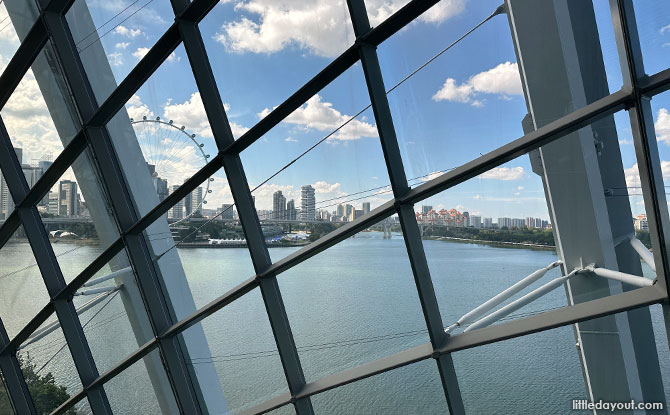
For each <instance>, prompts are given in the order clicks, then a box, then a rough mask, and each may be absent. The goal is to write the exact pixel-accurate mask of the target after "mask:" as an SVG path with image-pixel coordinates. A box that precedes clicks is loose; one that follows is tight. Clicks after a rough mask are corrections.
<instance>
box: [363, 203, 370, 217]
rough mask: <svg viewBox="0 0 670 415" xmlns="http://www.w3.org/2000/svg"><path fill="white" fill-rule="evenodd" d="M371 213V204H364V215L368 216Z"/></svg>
mask: <svg viewBox="0 0 670 415" xmlns="http://www.w3.org/2000/svg"><path fill="white" fill-rule="evenodd" d="M368 213H370V202H363V214H364V215H367V214H368Z"/></svg>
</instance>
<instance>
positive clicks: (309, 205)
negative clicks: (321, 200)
mask: <svg viewBox="0 0 670 415" xmlns="http://www.w3.org/2000/svg"><path fill="white" fill-rule="evenodd" d="M315 217H316V198H315V197H314V188H313V187H312V186H310V185H308V184H306V185H304V186H303V187H301V188H300V219H301V220H314V218H315Z"/></svg>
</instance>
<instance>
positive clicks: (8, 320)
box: [0, 226, 49, 339]
mask: <svg viewBox="0 0 670 415" xmlns="http://www.w3.org/2000/svg"><path fill="white" fill-rule="evenodd" d="M0 273H1V275H0V284H1V285H2V290H0V317H2V321H3V323H4V324H5V329H6V330H7V335H8V336H9V338H10V339H11V338H13V337H14V336H16V334H18V332H19V331H21V329H23V327H24V326H25V325H26V324H27V323H28V322H29V321H30V320H31V319H32V318H33V317H34V316H35V314H37V312H38V311H39V310H40V309H41V308H42V307H44V306H45V305H46V304H47V302H48V301H49V293H48V292H47V289H46V286H45V285H44V280H43V279H42V274H41V273H40V270H39V268H38V267H37V262H36V261H35V256H34V255H33V251H32V249H31V248H30V244H29V243H28V238H27V237H26V234H25V232H24V230H23V226H20V227H19V229H17V231H16V232H14V235H13V236H12V237H11V238H10V239H9V241H7V243H6V244H5V245H4V246H2V247H1V248H0Z"/></svg>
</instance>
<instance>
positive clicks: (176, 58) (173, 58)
mask: <svg viewBox="0 0 670 415" xmlns="http://www.w3.org/2000/svg"><path fill="white" fill-rule="evenodd" d="M166 61H168V62H180V61H181V57H179V56H177V55H176V54H175V53H174V52H172V53H171V54H170V55H169V56H168V57H167V59H166ZM224 108H225V107H224Z"/></svg>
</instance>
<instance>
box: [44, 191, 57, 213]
mask: <svg viewBox="0 0 670 415" xmlns="http://www.w3.org/2000/svg"><path fill="white" fill-rule="evenodd" d="M47 198H48V199H49V202H48V203H47V212H48V213H50V214H52V215H54V216H58V193H57V192H49V194H48V195H47Z"/></svg>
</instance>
